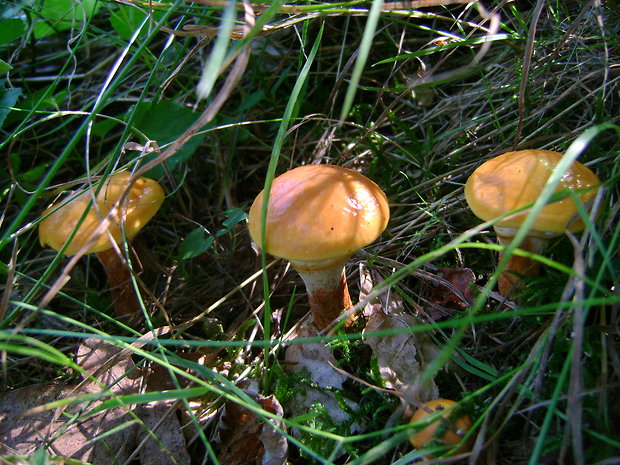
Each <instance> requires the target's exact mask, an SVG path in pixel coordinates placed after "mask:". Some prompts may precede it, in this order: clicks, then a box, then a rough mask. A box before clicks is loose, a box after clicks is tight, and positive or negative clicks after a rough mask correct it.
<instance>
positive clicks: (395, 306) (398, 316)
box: [361, 271, 439, 402]
mask: <svg viewBox="0 0 620 465" xmlns="http://www.w3.org/2000/svg"><path fill="white" fill-rule="evenodd" d="M378 279H379V278H375V279H373V278H371V276H370V273H369V272H367V271H366V272H363V273H362V282H361V289H362V290H363V295H366V294H368V293H369V292H370V290H371V289H372V288H373V287H374V286H375V285H376V284H378V283H376V282H375V281H378ZM379 302H380V303H378V302H370V303H368V304H367V305H366V307H365V308H364V315H365V316H366V318H367V322H366V327H365V329H364V335H365V336H367V337H365V338H364V342H366V344H368V345H369V346H370V348H371V349H372V352H373V354H374V355H375V357H376V358H377V363H378V365H379V370H380V372H381V376H382V377H383V379H384V380H385V383H386V386H387V387H389V388H392V389H395V390H397V391H400V392H407V393H408V395H412V396H413V397H414V398H415V399H416V400H419V401H420V402H424V401H427V400H430V399H434V398H437V397H438V395H439V391H438V389H437V385H436V384H435V381H434V380H433V379H430V380H428V381H426V382H425V383H424V384H421V382H422V380H421V378H422V376H423V374H424V370H425V369H426V367H427V366H428V365H429V364H430V363H431V362H432V361H433V360H434V359H435V358H436V356H437V355H438V353H439V347H437V345H436V344H435V343H434V342H433V340H432V339H431V337H430V336H429V335H428V334H424V333H411V332H409V331H408V329H409V328H411V327H413V326H416V325H418V324H419V322H418V320H417V319H416V318H415V317H414V316H413V315H410V314H409V313H407V312H406V311H405V309H404V306H403V302H402V300H401V299H400V298H399V297H398V295H397V294H396V293H390V294H389V295H388V293H386V294H382V295H381V296H379ZM385 330H402V331H403V332H402V333H398V332H397V333H396V334H391V335H389V336H370V335H369V334H368V333H371V332H373V331H385Z"/></svg>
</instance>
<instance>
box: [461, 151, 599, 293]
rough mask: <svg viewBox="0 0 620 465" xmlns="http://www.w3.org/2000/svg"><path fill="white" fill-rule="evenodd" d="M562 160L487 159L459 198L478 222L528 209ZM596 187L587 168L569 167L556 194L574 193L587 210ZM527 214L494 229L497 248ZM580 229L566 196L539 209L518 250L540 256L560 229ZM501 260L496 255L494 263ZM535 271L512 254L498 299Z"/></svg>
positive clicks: (546, 155)
mask: <svg viewBox="0 0 620 465" xmlns="http://www.w3.org/2000/svg"><path fill="white" fill-rule="evenodd" d="M562 156H563V155H562V154H561V153H558V152H553V151H550V150H519V151H516V152H508V153H504V154H503V155H500V156H498V157H495V158H492V159H490V160H488V161H487V162H485V163H483V164H482V165H480V166H479V167H478V168H477V169H476V170H475V171H474V172H473V174H472V175H471V176H470V177H469V179H468V180H467V183H466V184H465V198H466V200H467V203H468V204H469V207H470V208H471V210H472V212H473V213H474V214H475V215H476V216H477V217H478V218H480V219H482V220H484V221H490V220H493V219H494V218H497V217H499V216H502V215H506V214H508V213H510V212H512V211H514V210H518V209H520V208H523V207H525V206H527V205H529V204H532V203H533V202H535V201H536V199H537V198H538V197H539V195H540V193H541V191H542V189H543V188H544V186H545V184H546V183H547V180H548V179H549V176H550V175H551V173H552V172H553V170H554V168H555V167H556V165H557V164H558V163H559V162H560V160H561V159H562ZM598 184H600V180H599V179H598V177H597V176H596V175H595V174H594V173H593V172H592V171H591V170H590V169H589V168H587V167H586V166H584V165H583V164H581V163H579V162H575V163H573V164H572V166H571V167H570V169H569V170H567V171H566V173H564V175H563V176H562V180H561V181H560V184H559V185H558V188H557V191H562V190H564V189H571V190H580V192H578V193H577V195H578V196H579V198H580V200H581V202H583V203H584V204H585V205H586V206H587V205H588V204H589V203H591V201H592V199H593V198H594V196H595V195H596V192H597V189H598V188H597V187H594V186H597V185H598ZM528 213H529V209H525V210H522V211H519V212H518V213H515V214H512V215H510V216H508V217H506V218H504V219H503V220H501V221H499V222H497V223H495V224H494V229H495V232H496V234H497V238H498V242H499V243H500V244H501V245H503V246H507V245H508V244H510V242H511V241H512V239H513V238H514V236H515V234H516V233H517V231H518V230H519V228H520V227H521V225H522V223H523V221H524V220H525V218H526V217H527V215H528ZM583 227H584V224H583V222H582V221H581V219H580V218H579V215H578V213H577V205H576V203H575V201H574V200H573V199H572V198H571V197H570V196H568V197H566V198H564V199H562V200H558V201H556V202H552V203H549V204H548V205H545V206H544V207H543V209H542V210H541V211H540V214H539V215H538V217H537V218H536V221H535V223H534V224H533V227H532V229H531V230H530V232H529V233H528V236H527V237H526V238H525V240H524V241H523V242H522V243H521V245H520V246H519V247H520V248H521V249H522V250H525V251H529V252H533V253H537V254H540V253H541V252H542V251H543V250H544V247H545V245H546V243H547V242H548V240H549V239H550V238H551V237H554V236H557V235H559V234H563V233H564V232H565V231H566V230H569V231H573V232H576V231H580V230H581V229H583ZM501 258H502V254H500V261H501ZM539 272H540V263H539V262H537V261H534V260H531V259H529V258H527V257H520V256H518V255H513V256H512V257H511V258H510V260H509V262H508V264H507V266H506V269H505V270H504V272H503V273H502V274H501V275H500V277H499V281H498V287H499V292H500V294H501V295H503V296H506V295H508V293H509V291H510V290H511V289H512V288H513V286H515V285H516V284H517V283H518V281H519V279H520V278H521V277H522V276H529V275H536V274H538V273H539Z"/></svg>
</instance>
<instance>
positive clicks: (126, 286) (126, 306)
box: [96, 248, 140, 318]
mask: <svg viewBox="0 0 620 465" xmlns="http://www.w3.org/2000/svg"><path fill="white" fill-rule="evenodd" d="M96 255H97V258H98V259H99V262H100V263H101V265H102V266H103V269H104V271H105V274H106V277H107V280H108V288H109V290H110V294H111V295H112V305H113V306H114V314H115V315H116V316H117V317H119V318H127V317H128V316H130V317H131V316H132V315H135V314H136V312H138V311H139V309H140V295H139V294H137V293H136V290H135V289H134V287H133V283H132V282H131V270H130V269H129V267H128V266H127V263H125V262H124V261H123V260H121V259H120V257H119V256H118V255H117V253H116V250H114V248H110V249H107V250H103V251H101V252H97V253H96Z"/></svg>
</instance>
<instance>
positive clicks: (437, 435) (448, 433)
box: [409, 399, 472, 453]
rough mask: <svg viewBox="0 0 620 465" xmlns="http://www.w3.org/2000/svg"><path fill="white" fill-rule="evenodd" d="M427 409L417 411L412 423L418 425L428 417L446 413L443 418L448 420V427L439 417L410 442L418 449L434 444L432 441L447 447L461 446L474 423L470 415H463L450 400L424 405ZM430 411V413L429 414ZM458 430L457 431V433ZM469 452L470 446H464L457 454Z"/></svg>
mask: <svg viewBox="0 0 620 465" xmlns="http://www.w3.org/2000/svg"><path fill="white" fill-rule="evenodd" d="M423 405H424V407H425V408H419V409H417V410H416V411H415V413H414V414H413V416H412V417H411V420H410V423H418V422H420V421H422V420H423V419H424V418H426V417H427V416H429V415H431V414H432V413H434V412H440V411H445V412H444V413H443V414H441V416H442V417H443V418H444V419H446V421H447V422H448V425H450V426H451V427H452V428H450V427H448V425H446V424H444V423H443V422H442V421H441V418H440V417H437V419H435V420H434V421H432V422H431V423H430V424H429V425H428V426H426V427H425V428H423V429H421V430H419V431H416V432H415V433H414V434H413V435H412V436H411V437H410V438H409V441H410V442H411V444H412V445H413V447H415V448H416V449H424V448H425V447H428V446H430V445H433V444H432V441H437V443H441V444H444V445H447V446H455V445H457V444H459V443H460V442H461V441H462V439H463V436H464V435H465V434H466V433H467V432H468V431H469V430H470V429H471V426H472V423H471V418H470V417H469V415H461V414H459V412H457V410H456V409H455V408H454V406H455V405H456V402H454V401H453V400H450V399H434V400H431V401H428V402H425V403H424V404H423ZM429 410H430V412H429ZM455 430H456V431H455ZM467 451H469V445H468V444H464V445H463V446H462V447H461V448H460V449H459V450H458V451H457V453H464V452H467Z"/></svg>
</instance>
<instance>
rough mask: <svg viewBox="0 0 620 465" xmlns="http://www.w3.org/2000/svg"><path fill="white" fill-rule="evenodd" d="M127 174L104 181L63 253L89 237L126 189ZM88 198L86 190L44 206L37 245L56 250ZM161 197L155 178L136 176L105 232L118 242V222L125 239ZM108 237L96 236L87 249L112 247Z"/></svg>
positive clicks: (154, 209)
mask: <svg viewBox="0 0 620 465" xmlns="http://www.w3.org/2000/svg"><path fill="white" fill-rule="evenodd" d="M130 177H131V175H130V173H128V172H126V171H122V172H120V173H117V174H115V175H112V176H110V177H108V178H107V179H106V180H105V181H104V184H103V187H102V188H101V190H100V191H99V194H97V198H96V202H97V208H94V206H93V205H90V209H89V210H88V213H87V214H86V217H85V218H84V221H83V222H82V224H81V225H80V227H79V229H78V231H77V232H76V234H75V236H74V237H73V240H72V241H71V243H70V244H69V245H68V246H67V248H66V249H65V251H64V254H65V255H74V254H75V253H76V252H77V251H78V250H80V249H81V248H82V246H83V245H84V244H85V243H86V242H88V241H89V240H90V239H91V237H92V235H93V232H94V231H95V229H96V228H97V226H99V224H100V223H101V219H102V218H103V217H105V216H106V215H107V214H108V213H109V212H110V209H111V207H112V206H113V205H114V204H115V203H116V201H117V200H118V199H119V198H120V197H121V195H122V194H123V193H124V192H125V190H126V189H127V185H128V184H129V178H130ZM90 200H91V193H90V192H88V191H87V192H84V193H82V194H80V195H78V196H77V197H75V198H74V199H72V200H70V201H69V202H67V203H65V204H64V205H62V206H60V207H59V206H58V205H52V206H51V207H49V208H47V209H46V210H45V211H44V212H43V214H42V215H41V216H42V217H43V220H41V223H40V224H39V241H40V242H41V245H42V246H43V247H51V248H53V249H54V250H60V249H61V248H62V246H63V245H64V244H65V242H66V241H67V239H68V238H69V237H70V236H71V234H72V233H73V230H74V229H75V228H76V226H77V224H78V222H79V220H80V218H81V217H82V215H83V214H84V211H85V210H86V208H88V207H89V202H90ZM163 201H164V191H163V189H162V187H161V186H160V185H159V183H157V181H153V180H152V179H148V178H139V179H138V180H137V181H136V182H135V183H134V184H133V185H132V186H131V189H130V191H129V195H128V197H127V202H126V203H124V204H123V205H121V207H120V209H119V211H118V212H117V214H116V215H115V216H114V220H113V222H112V223H111V224H110V226H109V227H108V232H109V233H110V235H111V236H112V238H113V239H114V241H115V242H116V243H117V244H118V243H120V242H121V240H122V238H123V232H122V229H121V223H122V226H123V228H124V231H125V236H126V237H127V239H132V238H133V237H134V236H135V235H136V234H138V232H139V231H140V230H141V229H142V228H143V227H144V225H145V224H146V223H148V222H149V221H150V219H151V218H152V217H153V216H154V215H155V213H157V210H159V207H161V205H162V203H163ZM47 215H49V216H47ZM108 237H109V236H108V234H102V235H101V236H99V237H98V238H97V240H96V241H95V242H94V243H93V244H92V246H91V247H90V248H89V249H88V251H87V253H96V252H102V251H104V250H107V249H109V248H110V247H112V244H111V243H110V240H109V238H108Z"/></svg>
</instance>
